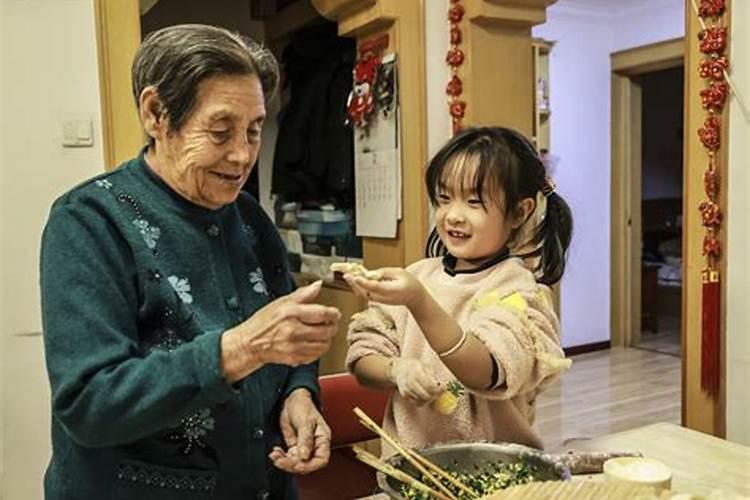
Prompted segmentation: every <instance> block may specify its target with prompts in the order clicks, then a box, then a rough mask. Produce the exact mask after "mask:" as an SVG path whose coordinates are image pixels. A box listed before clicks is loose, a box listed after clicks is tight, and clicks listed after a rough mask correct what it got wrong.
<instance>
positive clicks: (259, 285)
mask: <svg viewBox="0 0 750 500" xmlns="http://www.w3.org/2000/svg"><path fill="white" fill-rule="evenodd" d="M250 284H251V285H252V286H253V290H254V291H255V292H258V293H260V294H263V295H268V288H266V281H265V280H264V279H263V271H261V270H260V268H257V269H256V270H255V271H250Z"/></svg>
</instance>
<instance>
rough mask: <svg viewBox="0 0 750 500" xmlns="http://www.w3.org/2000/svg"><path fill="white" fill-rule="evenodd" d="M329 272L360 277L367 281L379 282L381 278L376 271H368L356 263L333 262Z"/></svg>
mask: <svg viewBox="0 0 750 500" xmlns="http://www.w3.org/2000/svg"><path fill="white" fill-rule="evenodd" d="M331 271H333V272H334V273H335V272H340V273H341V274H351V275H353V276H361V277H363V278H365V279H368V280H374V281H379V280H380V279H381V278H382V276H381V274H380V273H379V272H377V271H370V270H369V269H367V268H366V267H365V266H363V265H362V264H358V263H356V262H334V263H333V264H331Z"/></svg>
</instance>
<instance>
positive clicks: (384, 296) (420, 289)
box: [344, 267, 428, 309]
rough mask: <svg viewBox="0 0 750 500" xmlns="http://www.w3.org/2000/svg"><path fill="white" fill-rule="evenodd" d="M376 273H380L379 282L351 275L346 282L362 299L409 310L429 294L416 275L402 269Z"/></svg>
mask: <svg viewBox="0 0 750 500" xmlns="http://www.w3.org/2000/svg"><path fill="white" fill-rule="evenodd" d="M376 272H378V273H380V279H379V280H377V281H376V280H370V279H366V278H363V277H361V276H354V275H351V274H345V275H344V280H346V282H347V283H348V284H349V286H350V287H351V289H352V291H353V292H354V293H355V294H357V295H359V296H360V297H365V298H367V299H369V300H374V301H375V302H381V303H383V304H391V305H398V306H406V307H408V308H409V309H411V308H412V307H414V306H415V305H416V304H418V303H420V302H421V301H422V300H423V299H424V297H425V296H426V295H427V294H428V292H427V289H425V287H424V286H423V285H422V283H421V282H420V281H419V280H418V279H417V278H415V277H414V275H412V274H411V273H410V272H409V271H406V270H404V269H401V268H400V267H384V268H382V269H378V270H377V271H376Z"/></svg>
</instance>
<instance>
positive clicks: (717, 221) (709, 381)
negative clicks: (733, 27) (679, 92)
mask: <svg viewBox="0 0 750 500" xmlns="http://www.w3.org/2000/svg"><path fill="white" fill-rule="evenodd" d="M724 1H725V0H701V2H700V7H699V8H697V9H696V10H697V13H698V16H699V19H700V20H701V26H702V28H703V29H701V31H700V32H699V33H698V41H699V43H698V48H699V50H700V52H701V53H702V54H703V56H704V59H703V60H702V61H701V63H700V64H699V66H698V73H699V75H700V77H701V78H703V79H704V80H705V81H706V87H705V88H704V89H703V90H701V92H700V99H701V106H702V107H703V108H704V109H705V110H706V111H707V112H708V116H707V117H706V120H705V121H704V123H703V126H702V127H701V128H700V130H698V137H699V138H700V141H701V143H702V144H703V147H704V148H705V149H706V151H707V153H708V169H707V170H706V172H705V174H704V175H703V187H704V191H705V196H706V198H705V199H704V200H703V201H702V202H701V203H700V205H699V206H698V209H699V210H700V212H701V222H702V224H703V227H704V229H705V235H704V237H703V255H704V257H705V258H706V266H705V267H704V269H703V272H702V273H701V276H702V290H701V291H702V301H701V389H702V390H703V391H704V392H705V393H706V394H708V395H709V396H711V397H712V398H716V397H717V396H718V395H719V389H720V382H721V347H722V346H721V275H720V272H719V265H720V259H721V240H720V235H719V233H720V230H721V207H720V206H719V185H720V182H719V149H720V148H721V116H722V111H723V110H724V105H725V103H726V99H727V95H728V93H729V87H728V85H727V83H725V81H724V80H725V76H726V70H727V69H728V68H729V61H728V59H727V56H726V55H725V54H724V51H725V50H726V47H727V28H726V27H725V26H724V25H723V16H724V12H725V5H724ZM693 7H694V8H695V7H697V6H696V5H695V3H693ZM707 22H708V23H710V25H707V24H706V23H707Z"/></svg>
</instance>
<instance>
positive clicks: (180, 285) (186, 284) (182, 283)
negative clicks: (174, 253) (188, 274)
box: [167, 274, 193, 304]
mask: <svg viewBox="0 0 750 500" xmlns="http://www.w3.org/2000/svg"><path fill="white" fill-rule="evenodd" d="M167 280H168V281H169V284H170V285H172V288H174V291H175V292H177V295H178V296H179V297H180V300H181V301H183V302H184V303H185V304H192V303H193V296H192V295H190V291H191V287H190V281H189V280H188V279H187V278H180V277H177V276H175V275H174V274H173V275H172V276H169V277H168V278H167Z"/></svg>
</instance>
